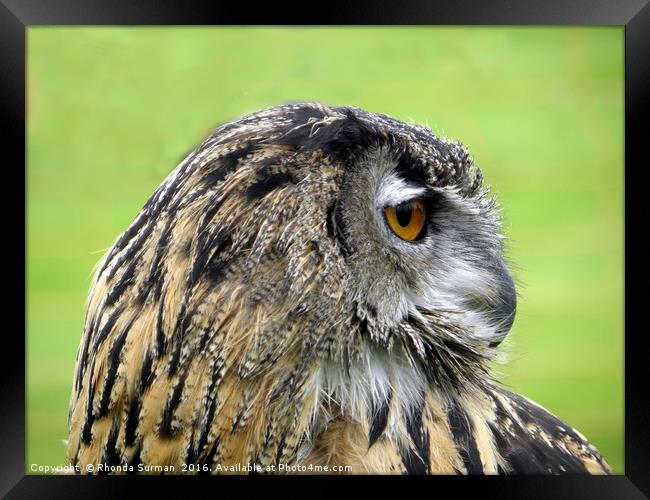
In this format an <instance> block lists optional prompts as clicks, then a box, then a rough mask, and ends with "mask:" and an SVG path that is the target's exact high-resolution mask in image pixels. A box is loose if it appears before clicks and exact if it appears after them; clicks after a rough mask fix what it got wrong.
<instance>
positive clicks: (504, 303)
mask: <svg viewBox="0 0 650 500" xmlns="http://www.w3.org/2000/svg"><path fill="white" fill-rule="evenodd" d="M495 271H496V274H497V276H498V283H499V288H498V291H497V297H496V301H495V302H494V303H493V304H492V307H491V309H490V312H489V314H490V317H491V320H492V321H491V323H492V324H493V325H496V330H495V335H494V337H492V338H491V339H490V341H491V342H490V347H496V346H497V345H499V344H500V343H501V342H502V341H503V339H504V338H505V337H506V335H508V332H509V331H510V329H511V328H512V324H513V323H514V321H515V313H516V310H517V291H516V289H515V282H514V280H513V279H512V275H511V274H510V271H509V269H508V267H507V266H506V264H505V262H503V260H502V259H498V262H497V265H496V269H495Z"/></svg>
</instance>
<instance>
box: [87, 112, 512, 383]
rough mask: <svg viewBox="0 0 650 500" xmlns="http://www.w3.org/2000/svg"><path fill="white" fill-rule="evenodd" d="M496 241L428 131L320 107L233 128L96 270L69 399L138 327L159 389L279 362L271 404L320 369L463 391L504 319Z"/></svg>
mask: <svg viewBox="0 0 650 500" xmlns="http://www.w3.org/2000/svg"><path fill="white" fill-rule="evenodd" d="M499 226H500V223H499V211H498V206H497V204H496V201H495V199H494V198H493V197H490V196H489V195H488V192H487V190H486V189H485V188H484V187H482V174H481V171H480V170H479V168H478V167H477V166H476V165H475V164H474V163H473V160H472V158H471V157H470V155H469V153H468V152H467V150H466V149H464V148H463V147H462V146H461V145H460V144H458V143H455V142H449V141H447V140H445V139H442V138H440V137H437V136H435V135H434V134H433V133H431V132H430V131H429V130H427V129H425V128H423V127H420V126H416V125H412V124H407V123H404V122H401V121H398V120H396V119H393V118H390V117H388V116H385V115H381V114H374V113H369V112H366V111H363V110H361V109H359V108H354V107H327V106H324V105H321V104H318V103H296V104H287V105H282V106H277V107H273V108H270V109H266V110H263V111H260V112H257V113H254V114H251V115H248V116H245V117H243V118H241V119H239V120H237V121H234V122H232V123H228V124H226V125H223V126H220V127H219V128H217V129H216V130H215V131H214V133H212V134H211V135H210V136H209V137H208V138H207V140H205V141H204V142H203V143H202V144H201V145H200V146H199V147H198V148H197V149H196V150H194V151H193V152H192V153H191V154H190V155H189V156H188V157H187V158H186V159H185V160H184V161H183V162H182V163H181V164H180V165H179V166H178V167H177V169H176V170H174V171H173V172H172V173H171V174H170V176H169V177H168V178H167V179H166V180H165V181H164V182H163V183H162V185H161V186H160V187H159V188H158V189H157V191H156V192H155V193H154V194H153V196H152V197H151V198H150V200H149V201H148V202H147V203H146V205H145V206H144V208H143V209H142V211H141V212H140V214H139V215H138V217H137V218H136V220H135V221H134V222H133V224H132V225H131V227H130V228H129V229H128V230H127V231H126V232H125V233H124V234H123V235H122V236H121V237H120V238H119V240H118V241H117V243H116V244H115V246H114V247H113V249H112V250H111V251H110V252H109V253H108V254H107V256H106V257H105V258H104V260H103V262H102V263H101V265H100V270H99V273H98V275H97V278H96V281H95V284H94V286H93V290H92V292H91V296H90V306H89V314H88V317H87V325H86V330H87V332H88V333H87V335H86V337H85V339H86V340H85V344H82V348H81V353H80V356H81V362H80V363H79V366H80V367H81V368H80V369H79V372H78V374H77V377H78V384H81V379H82V378H83V375H84V371H85V368H84V366H85V365H86V363H85V359H84V356H87V353H88V352H89V351H92V350H93V349H95V350H96V349H97V348H98V345H99V344H101V342H102V331H116V330H117V327H116V326H115V323H116V322H122V323H123V324H124V326H126V325H129V327H130V329H131V330H133V328H134V327H133V324H134V323H141V325H140V330H141V331H142V333H141V337H142V340H141V342H142V343H143V345H144V347H143V348H142V349H141V350H142V351H143V352H140V353H139V356H141V357H142V359H144V361H143V363H145V366H146V363H147V360H148V359H149V360H150V359H165V360H166V361H165V363H166V369H167V370H168V372H169V373H170V374H173V373H175V372H176V371H177V370H178V367H179V366H183V365H184V363H185V364H186V363H187V362H188V360H191V359H192V358H194V357H196V356H199V355H200V356H209V357H212V363H213V364H212V366H213V368H214V369H215V370H217V371H218V370H222V371H228V372H232V373H237V374H238V376H239V377H249V376H255V375H256V374H259V373H272V372H273V370H278V369H279V368H277V367H280V366H285V367H286V366H287V363H289V364H290V366H292V367H293V368H292V369H291V370H289V373H291V374H293V378H291V377H288V376H287V377H285V378H286V383H284V384H278V388H277V390H278V391H280V390H282V388H283V387H284V389H286V387H287V386H289V385H291V384H293V385H294V386H295V385H296V384H298V382H297V380H299V379H300V378H301V377H302V378H305V377H308V376H309V375H308V372H309V370H308V369H307V368H306V367H308V366H313V365H314V364H318V363H320V366H329V367H336V370H337V373H338V372H339V371H340V370H342V371H343V372H345V371H348V372H350V370H352V371H353V370H355V369H356V368H355V366H359V364H361V365H363V364H366V365H370V364H372V363H375V365H373V366H372V370H373V374H372V376H373V377H375V378H381V377H382V373H383V371H382V370H384V368H382V366H381V363H377V361H376V360H378V359H401V360H403V362H404V363H406V364H409V365H412V366H416V367H418V370H419V371H418V373H421V374H422V376H423V377H424V378H428V379H429V380H431V381H432V382H435V383H436V384H441V385H444V384H451V385H457V384H459V383H460V384H463V383H466V382H467V381H472V380H475V377H476V375H477V373H479V372H481V371H482V370H484V369H485V366H484V365H485V364H484V363H483V361H484V360H485V358H486V357H489V355H490V352H492V350H493V348H494V347H495V346H496V345H498V344H499V343H500V342H501V341H502V339H503V338H504V337H505V335H506V334H507V333H508V331H509V329H510V327H511V325H512V322H513V318H514V314H515V304H516V295H515V288H514V285H513V280H512V278H511V276H510V273H509V271H508V269H507V267H506V265H505V264H504V260H503V257H502V251H503V237H502V236H501V235H500V234H499ZM97 318H104V319H103V320H101V321H100V320H98V319H97ZM106 318H108V320H107V319H106ZM111 318H113V319H112V321H113V324H110V322H111ZM143 318H144V319H143ZM107 323H108V327H107ZM131 335H132V334H129V338H132V337H131ZM369 353H372V355H370V354H369ZM288 360H292V361H290V362H289V361H288ZM282 363H284V365H282ZM384 371H385V370H384ZM323 373H325V372H323ZM298 374H304V375H298ZM321 375H322V378H324V379H326V378H327V377H328V375H327V374H326V373H325V374H321ZM386 376H388V375H386ZM283 377H284V376H283ZM280 378H281V379H282V380H285V378H282V377H280ZM348 385H349V384H348ZM380 385H381V384H380ZM393 385H394V384H393ZM406 385H409V384H408V383H406ZM340 390H341V391H343V390H344V389H340Z"/></svg>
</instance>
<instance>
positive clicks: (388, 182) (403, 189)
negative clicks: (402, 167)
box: [375, 173, 427, 208]
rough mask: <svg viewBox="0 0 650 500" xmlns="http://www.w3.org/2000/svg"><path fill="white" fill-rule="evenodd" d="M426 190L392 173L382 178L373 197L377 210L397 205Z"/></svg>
mask: <svg viewBox="0 0 650 500" xmlns="http://www.w3.org/2000/svg"><path fill="white" fill-rule="evenodd" d="M426 190H427V189H426V188H425V187H423V186H418V185H416V184H413V183H412V182H409V181H407V180H404V179H402V178H401V177H399V176H398V175H397V174H395V173H392V174H390V175H388V176H386V177H385V178H384V180H383V182H382V183H381V185H380V186H379V188H378V189H377V195H376V197H375V200H376V204H377V208H384V207H393V206H395V205H399V204H400V203H402V202H404V201H408V200H412V199H414V198H417V197H418V196H421V195H423V194H424V193H425V192H426Z"/></svg>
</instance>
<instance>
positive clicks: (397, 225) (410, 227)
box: [384, 200, 427, 241]
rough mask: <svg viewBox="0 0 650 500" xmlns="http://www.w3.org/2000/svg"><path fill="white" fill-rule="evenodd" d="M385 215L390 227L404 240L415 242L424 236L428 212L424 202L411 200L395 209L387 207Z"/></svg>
mask: <svg viewBox="0 0 650 500" xmlns="http://www.w3.org/2000/svg"><path fill="white" fill-rule="evenodd" d="M384 215H385V216H386V222H387V223H388V227H390V228H391V230H392V231H393V232H394V233H395V234H396V235H397V236H399V237H400V238H402V239H403V240H406V241H415V240H418V239H420V238H422V236H424V227H425V225H426V221H427V211H426V206H425V204H424V202H423V201H422V200H411V201H406V202H404V203H400V204H399V205H396V206H394V207H385V208H384Z"/></svg>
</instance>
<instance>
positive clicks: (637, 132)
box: [0, 0, 650, 498]
mask: <svg viewBox="0 0 650 500" xmlns="http://www.w3.org/2000/svg"><path fill="white" fill-rule="evenodd" d="M310 12H314V13H313V14H311V13H310ZM315 23H316V24H319V25H323V24H338V25H344V24H348V25H349V24H380V25H386V24H402V25H404V24H423V25H432V24H433V25H449V24H451V25H518V24H524V25H619V26H625V174H624V175H625V183H624V185H625V226H626V231H625V242H624V243H625V262H624V263H622V264H624V266H625V333H626V334H625V475H619V476H610V477H593V476H520V477H494V476H493V477H482V478H481V477H471V478H454V477H443V476H437V477H430V478H392V479H389V478H385V477H380V476H377V477H374V478H372V481H371V482H372V483H373V484H376V485H378V486H380V487H382V488H384V487H385V486H387V485H388V481H389V480H390V481H391V483H392V481H397V482H398V487H400V489H401V490H402V491H410V490H404V488H405V486H406V485H404V486H400V485H399V481H409V485H410V486H413V483H411V482H410V481H417V482H418V483H419V482H420V481H422V483H424V484H420V485H419V486H422V487H424V488H426V491H428V492H429V494H430V495H437V493H436V492H438V491H440V489H439V488H440V486H443V483H444V486H445V489H447V488H453V491H454V493H453V494H454V495H458V494H460V495H461V496H463V494H466V493H467V492H468V491H475V492H477V493H480V495H481V497H483V498H484V497H485V496H495V497H498V498H507V497H508V498H509V497H510V496H513V497H516V498H518V497H522V496H526V497H527V498H645V497H646V495H650V462H649V460H648V455H649V451H650V430H649V429H650V426H649V424H650V409H649V405H648V400H649V398H648V394H649V389H648V385H649V384H650V377H649V375H648V370H647V368H646V365H647V362H646V357H647V351H646V350H645V349H644V348H643V344H644V337H645V335H646V329H645V328H643V327H642V326H640V325H642V324H643V323H642V322H641V320H642V316H643V314H644V312H645V311H644V307H643V302H644V299H647V292H644V288H643V287H642V283H641V281H642V279H643V277H642V276H643V273H639V272H628V270H629V269H633V270H634V269H643V265H644V262H645V260H647V257H646V256H645V255H644V253H647V252H644V251H645V248H646V247H645V246H644V245H642V244H640V242H639V244H635V243H636V242H635V240H636V239H637V238H639V233H640V231H638V229H637V228H638V227H643V226H641V224H642V222H641V220H642V218H644V216H645V215H646V213H647V210H644V207H643V206H642V203H643V201H644V196H643V194H642V190H643V188H644V187H645V186H646V185H647V182H646V176H647V171H648V168H647V167H646V165H645V164H644V163H643V157H644V149H645V146H646V143H647V142H648V141H647V135H645V134H644V132H643V129H644V127H643V126H642V124H643V120H645V119H646V117H647V116H648V111H649V110H648V107H649V104H648V102H649V97H650V96H649V95H648V94H650V92H649V91H650V37H649V36H648V35H649V34H650V5H648V0H625V1H622V0H618V1H617V0H546V1H544V2H540V1H539V0H518V1H509V0H498V1H497V0H492V1H490V0H472V1H469V0H464V1H462V2H452V1H449V2H445V3H442V2H440V3H433V2H424V1H412V2H404V1H401V2H392V3H390V4H388V3H386V5H381V6H380V4H379V3H376V2H369V1H367V2H355V3H350V2H345V3H343V2H333V3H327V4H323V3H321V4H318V5H315V4H310V5H306V4H304V5H302V7H301V8H298V7H294V8H293V9H292V10H285V11H282V10H280V9H279V7H278V6H277V5H274V4H271V3H269V4H267V5H266V6H260V7H255V8H253V7H252V4H251V5H248V4H247V5H243V4H242V5H236V4H231V3H229V4H225V3H216V2H212V3H207V2H206V3H203V2H197V1H194V0H185V1H183V2H172V1H171V0H158V1H154V0H146V1H145V0H140V1H137V2H134V1H131V2H127V1H126V0H119V1H112V2H108V1H101V2H100V1H96V2H92V3H91V2H88V1H85V2H84V1H82V0H59V1H57V2H56V3H54V2H48V1H47V0H40V1H36V0H0V53H1V54H2V55H1V57H0V61H2V72H1V74H0V96H1V97H0V110H1V111H0V113H1V116H0V124H1V126H2V128H3V134H2V144H3V147H2V148H3V150H2V153H3V154H2V158H3V164H4V170H3V173H4V176H3V180H4V182H5V187H7V188H8V189H7V190H6V191H5V192H9V191H13V190H18V187H17V185H19V183H20V181H21V180H22V182H23V188H24V191H23V192H24V196H25V197H26V194H27V193H26V184H25V171H23V172H22V174H23V175H22V177H21V174H20V172H21V169H20V165H25V138H26V135H25V125H26V121H25V120H26V119H25V109H26V102H25V96H26V94H25V84H26V74H25V68H26V61H25V55H26V54H25V50H26V28H27V27H30V26H37V25H147V24H154V25H192V24H200V25H222V24H245V25H250V24H265V25H267V24H282V25H289V24H301V25H305V24H315ZM644 139H645V140H644ZM8 174H15V175H16V177H15V180H14V179H13V178H12V179H10V178H9V175H8ZM14 182H15V183H16V187H14ZM8 200H9V198H6V199H5V216H6V217H8V218H10V219H12V220H19V218H18V217H17V215H16V210H15V208H13V206H12V205H13V204H12V203H11V202H9V201H8ZM23 201H25V200H23ZM23 206H25V205H23ZM637 219H640V220H639V222H636V220H637ZM5 222H6V221H5ZM25 223H26V218H25V219H23V231H25ZM604 236H605V237H606V235H604ZM21 241H22V245H21V244H20V242H21ZM3 246H4V247H5V249H9V250H10V251H12V252H13V255H12V257H13V258H14V260H15V262H18V261H19V259H20V253H21V251H22V253H23V257H22V258H23V259H25V237H23V239H22V240H21V239H20V238H9V237H5V242H4V245H3ZM9 258H11V257H9ZM14 260H12V261H9V260H5V261H4V262H5V265H6V267H7V268H9V267H13V268H17V267H18V266H17V265H16V264H12V262H14ZM23 262H25V260H23ZM23 277H24V276H23ZM18 279H19V278H18V277H16V281H14V283H18V282H19V281H18ZM5 290H9V288H5ZM8 295H10V296H11V297H8V298H7V300H14V301H16V302H18V301H20V294H19V293H16V292H15V286H13V287H12V288H11V293H10V294H8ZM22 297H23V307H25V308H26V306H27V304H26V303H25V302H24V297H25V295H24V293H23V295H22ZM5 307H6V309H5V315H4V317H5V318H7V319H8V318H10V317H12V316H13V315H14V314H11V313H12V312H13V310H14V309H15V310H18V309H19V306H18V304H16V307H15V308H12V307H11V305H9V304H7V305H6V306H5ZM25 317H26V315H25V316H24V318H25ZM637 325H639V326H637ZM3 331H4V335H3V343H2V344H0V345H1V346H2V351H1V352H2V360H3V363H2V368H3V376H2V378H0V380H1V382H0V393H1V395H2V398H1V399H0V450H1V452H0V453H1V456H2V459H1V460H2V461H1V463H0V495H5V494H8V496H9V497H13V498H23V497H29V498H31V497H47V498H59V497H61V498H64V497H65V498H69V497H71V495H72V494H75V496H76V495H77V494H79V495H85V496H90V495H92V497H93V498H104V497H106V498H108V497H111V498H114V497H115V496H116V495H119V494H120V493H122V494H124V493H129V492H133V491H134V482H138V481H140V484H143V483H145V484H146V487H147V488H148V489H149V488H154V487H158V488H161V487H162V488H164V489H165V490H164V491H165V492H166V494H168V495H173V494H174V493H179V494H187V493H186V491H187V488H188V487H189V486H190V485H195V484H196V483H195V480H196V478H193V479H186V478H182V479H180V480H178V481H176V480H174V481H172V480H170V478H161V480H160V481H154V480H153V479H146V480H138V478H136V479H134V478H112V477H111V478H106V477H63V476H47V477H45V476H31V475H30V476H26V475H25V365H24V363H25V343H24V342H23V341H22V340H23V339H21V338H20V335H19V333H18V332H19V329H18V328H13V325H12V326H9V325H6V326H5V328H4V329H3ZM23 331H24V330H23ZM12 338H13V341H11V340H12ZM243 479H244V478H229V479H225V478H223V479H222V478H219V479H215V480H230V481H241V480H243ZM253 479H254V481H253V482H254V483H258V485H259V484H263V485H266V484H267V482H268V481H271V480H273V481H278V480H280V481H287V479H286V478H283V479H279V478H259V477H257V478H253ZM318 479H319V478H305V477H303V478H297V479H292V482H291V483H290V485H291V486H290V488H291V489H292V490H293V491H296V492H304V493H305V494H311V492H312V491H313V490H309V489H308V488H309V487H313V485H311V486H310V484H311V483H312V481H314V480H318ZM320 479H322V478H320ZM358 479H360V478H358ZM365 479H366V480H367V478H365ZM326 480H327V481H328V482H329V481H337V482H338V483H337V485H338V486H339V487H337V485H336V484H335V483H330V484H331V487H332V488H336V490H334V492H335V494H336V491H337V490H340V487H341V486H344V487H345V488H346V489H348V488H351V485H350V484H346V485H343V484H342V482H343V481H351V480H355V479H354V478H327V479H326ZM190 481H191V482H190ZM426 481H432V483H427V482H426ZM213 484H215V483H213ZM244 484H245V483H238V485H235V484H231V486H235V487H238V488H243V487H244ZM246 484H248V483H246ZM326 484H327V483H326ZM285 485H287V486H289V484H288V483H285ZM202 486H205V484H203V485H202ZM303 488H304V489H303ZM213 491H214V492H215V493H214V494H218V490H217V489H215V490H213ZM221 491H223V490H221ZM241 491H244V490H241ZM246 491H247V492H248V491H250V490H248V486H246ZM231 494H233V490H231Z"/></svg>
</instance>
